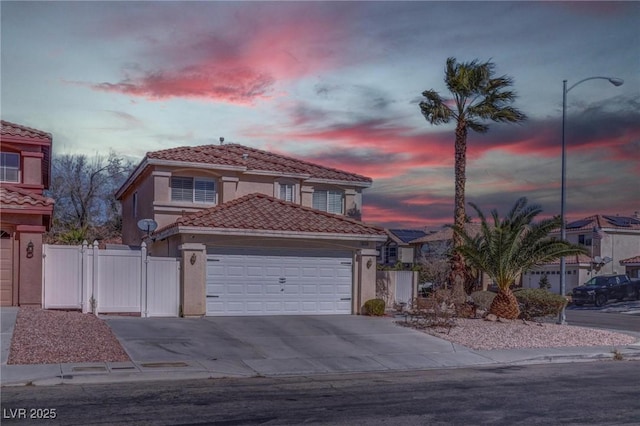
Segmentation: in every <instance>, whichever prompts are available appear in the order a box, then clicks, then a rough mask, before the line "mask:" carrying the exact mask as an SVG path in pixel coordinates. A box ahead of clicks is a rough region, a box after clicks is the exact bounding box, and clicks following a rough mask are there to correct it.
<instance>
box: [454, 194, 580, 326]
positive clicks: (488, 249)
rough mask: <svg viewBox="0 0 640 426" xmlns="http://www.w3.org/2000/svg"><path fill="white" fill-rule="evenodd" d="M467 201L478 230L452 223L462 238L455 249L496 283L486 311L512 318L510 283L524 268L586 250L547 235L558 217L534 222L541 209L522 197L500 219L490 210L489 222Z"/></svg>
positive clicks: (514, 311) (514, 310)
mask: <svg viewBox="0 0 640 426" xmlns="http://www.w3.org/2000/svg"><path fill="white" fill-rule="evenodd" d="M469 204H470V205H471V207H473V208H474V209H475V211H476V212H477V213H478V217H479V218H480V221H481V224H480V225H481V230H480V233H479V234H478V235H469V234H468V233H467V232H466V231H465V229H464V227H458V226H454V227H453V230H454V233H455V234H457V235H458V236H459V237H460V238H461V239H462V245H460V246H459V247H458V248H457V249H456V250H457V251H458V252H460V253H461V254H462V255H463V256H464V259H465V260H466V262H468V264H469V265H471V266H473V267H475V268H478V269H480V270H482V271H484V272H485V273H486V274H487V275H489V277H490V278H491V279H493V280H494V281H495V283H496V284H497V285H498V289H499V290H498V294H497V295H496V297H495V299H494V300H493V303H492V304H491V307H490V308H489V313H492V314H494V315H496V316H498V317H500V318H507V319H515V318H518V316H519V315H520V309H519V307H518V301H517V300H516V298H515V296H514V295H513V293H512V292H511V289H510V287H511V285H512V284H514V283H515V281H516V279H517V278H518V277H520V276H521V274H522V273H523V272H524V271H527V270H529V269H531V268H532V267H534V266H537V265H541V264H543V263H547V262H551V261H554V260H557V259H559V258H561V257H563V256H568V255H574V254H586V250H585V249H584V248H583V247H581V246H579V245H574V244H571V243H568V242H566V241H562V240H558V239H555V238H551V237H549V232H551V231H552V230H554V229H558V228H559V227H560V217H559V216H556V217H554V218H552V219H543V220H541V221H539V222H536V223H534V222H533V220H534V219H535V217H536V216H537V215H538V214H540V213H541V212H542V209H541V208H540V206H538V205H527V199H526V198H524V197H523V198H520V199H519V200H518V201H516V203H515V205H514V206H513V208H512V209H511V211H510V212H509V213H508V214H507V216H505V217H504V218H503V219H502V220H501V219H500V218H499V217H498V212H497V211H496V210H495V209H494V210H492V211H491V216H492V219H493V221H492V223H490V222H489V221H488V220H487V218H486V217H485V216H484V214H483V213H482V211H480V209H479V208H478V207H477V206H476V205H475V204H473V203H469Z"/></svg>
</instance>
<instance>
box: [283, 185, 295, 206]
mask: <svg viewBox="0 0 640 426" xmlns="http://www.w3.org/2000/svg"><path fill="white" fill-rule="evenodd" d="M280 199H281V200H285V201H291V202H293V201H294V200H293V185H283V184H280Z"/></svg>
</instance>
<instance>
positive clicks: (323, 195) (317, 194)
mask: <svg viewBox="0 0 640 426" xmlns="http://www.w3.org/2000/svg"><path fill="white" fill-rule="evenodd" d="M313 208H314V209H317V210H322V211H325V212H326V211H327V191H314V192H313Z"/></svg>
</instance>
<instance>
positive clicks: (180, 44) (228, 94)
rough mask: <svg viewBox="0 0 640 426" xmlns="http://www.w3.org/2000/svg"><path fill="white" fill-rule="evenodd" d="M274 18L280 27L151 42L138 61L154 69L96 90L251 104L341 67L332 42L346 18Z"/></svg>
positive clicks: (269, 24) (259, 23)
mask: <svg viewBox="0 0 640 426" xmlns="http://www.w3.org/2000/svg"><path fill="white" fill-rule="evenodd" d="M271 12H272V13H273V11H272V10H271ZM273 19H275V20H277V21H278V22H277V23H276V22H273V20H272V19H266V17H265V19H261V20H256V19H251V18H250V17H239V18H238V17H234V19H233V20H231V21H229V22H228V23H227V24H226V25H222V26H221V27H219V30H218V31H219V32H217V33H215V34H212V33H209V32H206V31H205V32H201V31H189V30H185V31H183V32H181V31H176V36H175V37H172V38H167V39H165V40H158V39H156V38H150V39H148V40H146V43H145V45H144V47H143V51H142V52H141V54H140V55H139V57H140V58H143V59H144V60H146V61H147V62H148V63H149V64H155V65H147V66H145V64H142V65H136V66H134V68H135V69H136V72H135V74H136V75H135V76H132V75H130V74H131V73H125V74H126V76H125V77H124V78H123V79H121V80H120V81H118V82H103V83H99V84H90V85H89V86H90V87H91V88H93V89H95V90H101V91H108V92H115V93H122V94H125V95H129V96H136V97H143V98H146V99H149V100H164V99H170V98H187V99H200V100H209V101H215V102H225V103H232V104H241V105H247V104H251V103H253V102H254V101H255V100H259V99H264V98H268V97H271V96H273V90H274V86H275V84H276V83H277V82H278V81H280V80H292V79H297V78H301V77H304V76H307V75H309V74H311V73H316V72H319V71H322V70H324V69H330V68H333V67H335V66H337V65H338V52H339V51H340V50H339V49H333V48H332V47H331V46H332V45H334V44H335V43H337V41H336V40H332V39H331V37H330V36H329V35H330V34H334V35H335V33H336V28H339V26H338V27H337V26H336V24H337V22H336V19H338V20H339V18H336V17H335V16H332V17H330V16H328V15H327V16H323V15H320V16H317V15H314V14H307V15H300V14H296V13H289V14H283V15H282V16H280V15H278V16H273ZM177 25H179V26H186V25H190V23H188V22H181V23H178V24H177ZM194 34H195V35H194ZM181 37H182V38H181ZM185 37H186V38H185ZM140 68H142V69H143V71H141V72H140V71H139V69H140ZM145 68H146V70H145Z"/></svg>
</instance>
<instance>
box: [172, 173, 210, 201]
mask: <svg viewBox="0 0 640 426" xmlns="http://www.w3.org/2000/svg"><path fill="white" fill-rule="evenodd" d="M171 201H185V202H188V203H208V204H214V203H215V202H216V182H215V180H213V179H206V178H191V177H181V176H174V177H172V178H171Z"/></svg>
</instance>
